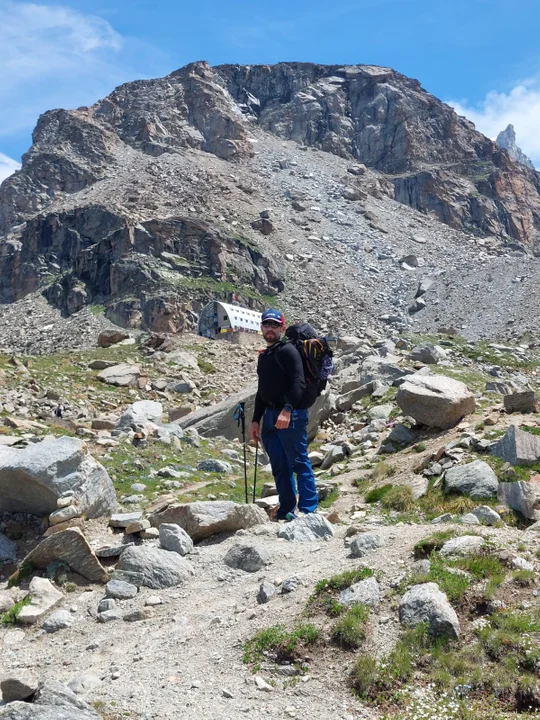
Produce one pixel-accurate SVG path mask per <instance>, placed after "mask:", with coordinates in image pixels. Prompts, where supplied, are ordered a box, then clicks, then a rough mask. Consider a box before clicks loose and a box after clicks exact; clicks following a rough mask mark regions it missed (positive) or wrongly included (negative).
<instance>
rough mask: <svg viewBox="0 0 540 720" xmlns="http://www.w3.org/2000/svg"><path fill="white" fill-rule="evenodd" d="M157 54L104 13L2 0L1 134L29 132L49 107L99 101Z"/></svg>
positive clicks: (135, 75) (72, 105) (136, 74)
mask: <svg viewBox="0 0 540 720" xmlns="http://www.w3.org/2000/svg"><path fill="white" fill-rule="evenodd" d="M158 55H159V51H158V50H156V49H155V48H152V47H151V46H145V45H144V44H143V43H141V42H139V41H137V40H135V39H133V38H124V37H122V36H121V35H120V34H119V33H118V32H116V30H115V29H114V28H113V27H112V26H111V25H110V24H109V23H108V22H107V21H106V20H104V19H103V18H101V17H97V16H95V15H89V14H88V15H86V14H83V13H80V12H78V11H76V10H73V9H71V8H69V7H65V6H62V5H53V4H50V5H49V4H44V3H43V4H38V3H31V2H19V1H18V0H15V1H14V0H0V138H1V137H3V138H9V137H10V136H12V135H15V134H19V136H20V135H21V133H24V132H29V131H30V129H31V128H33V127H34V125H35V123H36V121H37V118H38V115H39V114H40V113H43V112H45V111H46V110H50V109H53V108H58V107H68V108H76V107H79V106H80V105H90V104H92V103H94V102H95V101H96V100H98V99H99V98H101V97H104V96H105V95H107V94H108V93H110V92H111V90H112V89H113V88H114V87H115V86H116V85H119V84H120V83H123V82H126V81H127V80H132V79H135V78H137V77H141V76H142V75H143V73H141V72H140V71H138V70H137V69H136V66H137V65H139V64H142V63H143V62H145V61H147V63H148V64H149V65H150V66H151V67H152V61H153V60H155V58H156V57H157V56H158ZM146 56H148V57H146ZM154 64H155V63H154ZM6 147H7V146H6ZM6 147H4V148H3V149H4V151H5V150H6ZM8 154H9V151H8Z"/></svg>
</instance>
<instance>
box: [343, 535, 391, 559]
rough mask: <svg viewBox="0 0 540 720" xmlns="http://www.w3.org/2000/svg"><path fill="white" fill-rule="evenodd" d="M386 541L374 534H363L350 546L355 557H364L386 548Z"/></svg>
mask: <svg viewBox="0 0 540 720" xmlns="http://www.w3.org/2000/svg"><path fill="white" fill-rule="evenodd" d="M384 544H385V543H384V540H383V539H382V537H381V536H380V535H378V534H377V533H374V532H368V533H363V534H362V535H359V536H358V537H356V538H355V539H354V540H353V541H352V543H351V544H350V546H349V550H350V551H351V555H352V556H353V557H359V558H360V557H364V555H367V554H368V553H369V552H371V551H372V550H376V549H377V548H380V547H384Z"/></svg>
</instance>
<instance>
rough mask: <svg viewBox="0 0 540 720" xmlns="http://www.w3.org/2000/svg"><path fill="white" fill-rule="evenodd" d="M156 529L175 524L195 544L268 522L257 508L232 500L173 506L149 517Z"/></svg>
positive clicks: (265, 516)
mask: <svg viewBox="0 0 540 720" xmlns="http://www.w3.org/2000/svg"><path fill="white" fill-rule="evenodd" d="M149 519H150V522H151V524H152V526H153V527H159V526H160V525H161V524H162V523H174V524H175V525H179V526H180V527H181V528H183V529H184V530H185V531H186V532H187V534H188V535H189V536H190V537H191V538H192V539H193V540H194V541H195V542H197V541H199V540H204V538H207V537H210V536H211V535H216V534H217V533H227V532H236V531H237V530H243V529H246V528H250V527H253V526H255V525H260V524H261V523H266V522H269V520H268V515H267V514H266V513H265V511H264V510H263V509H262V508H259V507H257V506H256V505H240V504H239V503H235V502H231V501H230V500H218V501H204V500H202V501H199V502H194V503H185V504H178V503H177V504H173V505H169V506H168V507H167V508H165V509H163V510H161V511H159V512H156V513H154V514H153V515H151V516H150V518H149Z"/></svg>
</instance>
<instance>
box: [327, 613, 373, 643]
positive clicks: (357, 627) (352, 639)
mask: <svg viewBox="0 0 540 720" xmlns="http://www.w3.org/2000/svg"><path fill="white" fill-rule="evenodd" d="M368 616H369V608H368V607H367V606H366V605H363V604H362V603H356V604H355V605H353V606H352V607H351V608H349V610H347V612H346V613H344V615H343V616H342V617H341V618H340V619H339V620H338V621H337V622H336V624H335V625H334V627H333V629H332V639H333V640H334V641H335V642H336V643H337V644H338V645H340V646H341V647H345V648H349V649H352V650H354V649H356V648H359V647H360V646H361V645H362V643H363V642H364V639H365V637H366V622H367V619H368Z"/></svg>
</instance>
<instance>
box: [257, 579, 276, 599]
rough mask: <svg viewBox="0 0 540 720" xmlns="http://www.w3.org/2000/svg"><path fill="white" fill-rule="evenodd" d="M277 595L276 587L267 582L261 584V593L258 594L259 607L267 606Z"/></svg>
mask: <svg viewBox="0 0 540 720" xmlns="http://www.w3.org/2000/svg"><path fill="white" fill-rule="evenodd" d="M275 594H276V586H275V585H274V584H273V583H270V582H267V581H266V580H265V581H264V582H262V583H261V585H260V587H259V592H258V593H257V602H258V603H259V605H265V604H266V603H267V602H270V600H271V599H272V598H273V597H274V595H275Z"/></svg>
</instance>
